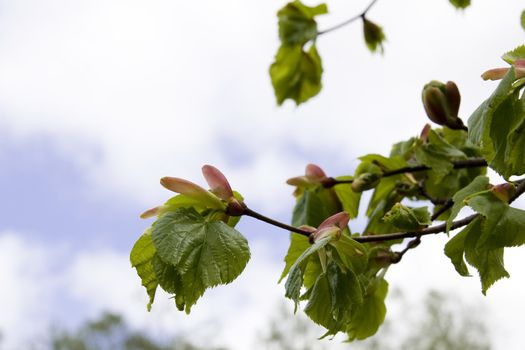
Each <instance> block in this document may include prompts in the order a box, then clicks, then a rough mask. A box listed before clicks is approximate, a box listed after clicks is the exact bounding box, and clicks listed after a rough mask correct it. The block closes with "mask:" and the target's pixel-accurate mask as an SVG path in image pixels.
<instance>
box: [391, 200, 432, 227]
mask: <svg viewBox="0 0 525 350" xmlns="http://www.w3.org/2000/svg"><path fill="white" fill-rule="evenodd" d="M383 220H384V221H385V222H387V223H389V224H392V225H394V226H395V227H397V228H398V229H401V230H407V231H413V230H419V229H421V228H423V227H427V226H428V225H430V224H431V223H432V221H431V220H430V213H429V212H428V209H427V207H420V208H409V207H406V206H404V205H403V204H401V203H396V204H395V205H394V206H393V207H392V209H390V211H388V213H386V214H385V216H384V217H383Z"/></svg>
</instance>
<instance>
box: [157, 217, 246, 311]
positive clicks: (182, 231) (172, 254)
mask: <svg viewBox="0 0 525 350" xmlns="http://www.w3.org/2000/svg"><path fill="white" fill-rule="evenodd" d="M152 238H153V243H154V245H155V248H156V249H157V254H158V255H159V257H160V259H161V260H162V261H163V262H165V263H167V264H170V265H172V266H174V268H175V269H176V271H177V272H178V273H179V274H180V276H181V280H182V291H181V294H182V295H183V297H184V301H185V304H186V306H185V310H186V313H189V312H190V310H191V307H192V306H193V305H194V304H195V303H196V302H197V300H198V299H199V298H200V297H201V296H202V295H203V294H204V291H205V290H206V289H207V288H211V287H214V286H217V285H219V284H227V283H230V282H232V281H233V280H234V279H235V278H237V276H239V274H240V273H241V272H242V271H243V270H244V268H245V266H246V264H247V262H248V260H249V259H250V251H249V248H248V242H247V241H246V239H245V238H244V237H243V236H242V235H241V234H240V233H239V232H238V231H236V230H235V229H233V228H232V227H230V226H228V225H227V224H225V223H224V222H222V221H211V220H209V219H207V218H205V217H203V216H202V215H200V214H199V213H197V212H196V211H195V210H194V209H193V208H189V209H188V208H179V209H177V210H176V211H173V212H168V213H166V214H164V215H163V216H162V217H161V218H160V219H159V220H158V221H157V222H156V224H155V226H154V227H153V233H152Z"/></svg>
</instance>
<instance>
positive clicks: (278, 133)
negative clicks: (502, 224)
mask: <svg viewBox="0 0 525 350" xmlns="http://www.w3.org/2000/svg"><path fill="white" fill-rule="evenodd" d="M365 3H366V1H360V3H359V4H355V3H351V4H350V3H348V2H346V1H334V2H333V3H330V7H331V10H332V11H333V15H330V16H324V17H325V18H322V19H321V27H324V28H326V27H328V26H329V25H331V24H333V23H336V22H338V21H339V20H340V19H341V20H342V19H343V18H344V17H346V16H348V15H349V14H352V13H355V12H357V11H359V10H360V9H361V6H358V5H362V6H364V4H365ZM279 6H282V2H278V1H272V2H268V1H236V0H227V1H221V2H220V3H218V2H216V1H211V0H210V1H205V2H204V3H201V4H199V6H195V4H193V3H191V2H186V3H184V2H173V1H165V0H156V1H149V2H147V3H146V2H142V1H138V0H134V1H121V0H113V1H90V2H83V1H65V0H52V1H45V2H42V1H36V0H24V1H16V2H5V3H3V4H2V13H1V14H0V19H1V20H0V32H1V33H2V36H0V52H1V53H2V54H1V55H0V75H1V76H2V80H1V81H0V110H1V111H2V118H3V124H5V125H6V126H7V127H8V128H9V129H10V130H11V131H12V132H13V133H15V134H16V135H18V136H21V137H22V136H23V135H28V134H33V133H42V132H44V133H47V134H50V135H51V136H53V137H55V138H57V139H59V140H61V143H62V145H63V147H64V149H66V151H67V152H70V153H71V155H72V156H74V158H76V159H77V160H78V161H79V162H80V163H82V164H83V165H84V166H85V168H86V170H85V171H86V173H87V174H89V175H90V179H91V180H92V184H93V189H94V190H95V192H96V191H105V192H108V191H111V192H119V193H120V194H124V195H126V196H130V197H132V198H135V199H137V198H138V199H140V200H141V201H142V202H143V203H144V205H145V206H148V205H151V204H153V203H152V202H156V201H159V200H161V199H162V198H165V197H166V193H165V192H163V191H162V189H160V187H159V186H158V185H157V181H158V178H159V177H160V176H163V175H168V174H169V175H176V176H180V177H186V178H191V179H195V180H198V179H199V178H200V175H199V168H200V166H201V165H202V164H204V163H213V164H216V165H218V166H219V167H221V168H222V169H224V170H225V172H226V173H227V174H228V175H229V176H231V177H232V178H234V179H235V180H236V181H238V185H237V186H235V187H240V186H245V188H246V190H245V191H246V192H247V193H248V194H249V195H250V198H248V200H249V201H250V202H251V203H256V204H257V206H260V207H261V208H262V209H263V210H265V211H270V212H272V213H277V212H279V211H280V210H282V208H283V206H280V205H278V204H277V205H276V203H281V200H280V199H281V198H282V197H283V196H286V195H287V194H288V193H289V190H288V189H287V188H286V186H284V185H283V182H284V180H285V179H286V178H288V177H290V176H292V175H295V174H297V173H298V171H302V169H303V166H304V165H303V164H305V163H307V162H308V161H316V162H321V163H323V162H324V163H327V164H326V166H327V167H328V168H330V167H334V166H333V164H337V169H348V171H351V167H352V164H353V160H354V159H355V158H356V157H357V156H359V155H361V154H363V153H366V152H383V153H384V152H387V151H388V148H389V145H390V144H392V143H393V142H395V141H397V140H399V139H405V138H408V137H410V136H412V135H414V134H417V133H418V132H419V130H420V128H421V126H422V125H423V123H424V122H425V119H424V114H423V110H422V108H421V105H420V103H419V99H420V97H419V94H420V89H421V87H422V85H423V84H424V83H426V82H427V81H428V80H430V79H441V80H447V79H453V80H456V81H457V82H458V83H459V86H460V88H461V90H462V92H463V96H464V98H463V101H464V106H463V107H462V111H463V113H465V115H468V113H469V111H471V110H473V108H474V107H475V105H476V104H477V103H479V102H480V96H484V95H486V94H487V93H488V92H489V91H490V89H491V88H492V87H493V84H490V83H483V82H481V81H480V79H479V78H478V76H479V73H480V72H482V71H483V70H485V69H486V68H489V67H492V66H494V65H499V64H500V61H499V58H498V56H499V55H500V54H501V53H502V52H504V51H505V50H507V49H509V48H511V47H513V46H514V45H516V44H517V43H519V42H520V41H521V38H522V33H521V29H520V28H519V25H518V19H517V13H519V11H518V10H521V3H520V2H519V1H511V2H509V3H506V4H505V6H499V4H498V2H496V1H487V2H485V3H481V4H474V6H472V7H471V8H469V9H468V10H467V11H465V12H463V13H461V12H457V11H454V10H453V9H452V7H451V6H450V5H449V4H448V3H447V1H445V0H439V1H437V0H435V1H426V2H425V3H424V4H423V3H421V2H419V1H416V0H412V1H409V2H404V3H393V2H392V3H390V2H384V3H380V4H378V5H377V6H376V7H375V8H374V9H373V11H372V12H371V13H370V16H371V19H373V20H376V21H377V22H378V23H380V24H382V25H384V27H385V30H386V33H387V36H388V39H389V42H388V44H387V48H386V54H385V57H377V56H372V55H371V54H369V53H368V52H367V50H366V48H365V47H364V45H363V43H362V38H361V36H362V33H361V28H360V25H359V24H355V25H353V26H351V27H348V28H345V29H343V30H341V31H340V32H336V33H333V34H331V35H328V36H326V37H322V38H320V40H319V46H320V50H321V53H322V55H323V58H324V63H325V78H324V91H323V92H322V93H321V95H320V96H319V97H317V98H315V99H314V100H313V101H311V102H310V103H308V104H306V105H305V106H301V107H299V108H295V107H293V106H291V105H286V106H284V107H283V108H277V107H275V102H274V98H273V95H272V91H271V86H270V83H269V78H268V76H267V70H268V65H269V63H270V62H271V60H272V56H273V53H274V50H275V48H276V45H277V40H276V20H275V12H276V10H277V9H278V7H279ZM407 13H413V14H415V13H417V14H418V15H417V16H416V15H412V16H410V20H406V19H405V15H406V14H407ZM487 18H490V19H491V20H490V21H489V20H487ZM444 23H446V25H445V24H444ZM224 140H226V142H225V141H224ZM79 142H82V143H79ZM86 144H91V145H92V146H93V147H94V148H95V149H96V151H97V152H99V153H96V154H97V155H96V156H94V155H93V154H92V152H91V153H90V152H88V151H86V147H85V145H86ZM235 155H238V156H239V157H240V158H242V159H236V160H232V159H231V157H232V156H235ZM86 159H87V160H86ZM253 182H256V183H257V186H253V185H252V186H251V188H248V187H246V186H247V184H251V183H253ZM234 185H235V184H234Z"/></svg>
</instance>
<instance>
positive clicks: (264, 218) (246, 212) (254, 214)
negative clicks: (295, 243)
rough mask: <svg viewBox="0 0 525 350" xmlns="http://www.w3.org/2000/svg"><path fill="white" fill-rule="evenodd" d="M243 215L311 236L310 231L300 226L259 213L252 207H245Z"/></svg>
mask: <svg viewBox="0 0 525 350" xmlns="http://www.w3.org/2000/svg"><path fill="white" fill-rule="evenodd" d="M243 215H247V216H251V217H252V218H255V219H257V220H261V221H264V222H266V223H268V224H270V225H273V226H277V227H280V228H283V229H285V230H288V231H292V232H295V233H298V234H300V235H303V236H306V237H309V236H310V232H309V231H306V230H302V229H300V228H298V227H294V226H290V225H287V224H285V223H282V222H279V221H277V220H274V219H272V218H269V217H267V216H264V215H262V214H259V213H258V212H256V211H253V210H251V209H250V208H246V209H244V212H243Z"/></svg>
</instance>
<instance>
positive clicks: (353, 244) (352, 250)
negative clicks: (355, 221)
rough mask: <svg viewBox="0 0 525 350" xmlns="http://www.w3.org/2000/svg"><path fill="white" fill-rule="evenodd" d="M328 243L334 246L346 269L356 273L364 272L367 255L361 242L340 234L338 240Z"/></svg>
mask: <svg viewBox="0 0 525 350" xmlns="http://www.w3.org/2000/svg"><path fill="white" fill-rule="evenodd" d="M330 245H331V246H333V247H334V248H335V250H336V251H337V253H338V255H339V257H340V258H341V260H342V261H343V263H344V265H345V267H346V268H347V269H349V270H352V271H354V272H356V273H361V272H364V270H365V269H366V266H367V265H368V256H367V251H366V248H365V246H364V245H363V244H361V243H359V242H357V241H355V240H353V239H352V238H351V237H349V236H347V235H346V234H342V235H341V237H339V239H338V240H335V241H333V242H330Z"/></svg>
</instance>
